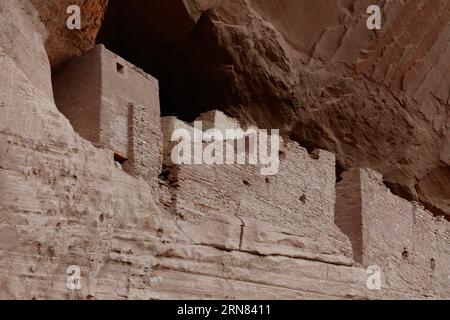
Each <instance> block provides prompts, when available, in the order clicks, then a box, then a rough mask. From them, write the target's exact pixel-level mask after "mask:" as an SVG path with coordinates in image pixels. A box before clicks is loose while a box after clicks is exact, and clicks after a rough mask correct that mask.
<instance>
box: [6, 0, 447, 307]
mask: <svg viewBox="0 0 450 320" xmlns="http://www.w3.org/2000/svg"><path fill="white" fill-rule="evenodd" d="M0 1H1V2H2V6H1V7H0V23H1V24H2V26H5V27H4V28H3V29H2V31H1V33H0V66H1V70H2V72H1V73H0V88H1V91H0V115H1V116H0V213H1V215H0V269H1V270H2V273H1V274H0V286H1V290H0V298H2V299H399V298H413V299H433V298H434V299H450V269H449V268H448V266H449V265H450V223H449V221H448V217H449V215H448V212H447V211H446V205H447V203H448V198H447V195H448V192H449V191H450V190H448V189H447V184H446V181H447V180H446V176H445V172H446V170H447V169H446V168H447V167H446V166H445V163H448V157H447V151H446V150H447V149H448V148H447V145H446V143H445V141H447V140H445V139H447V138H446V137H447V136H446V134H445V132H446V131H445V130H446V129H445V128H444V127H443V126H445V121H446V120H445V119H444V120H443V116H442V115H443V114H446V113H445V112H444V111H442V110H448V102H447V101H445V99H444V98H443V97H444V92H445V90H446V89H448V88H449V82H448V79H444V78H445V77H444V76H443V74H444V72H442V74H440V76H439V77H441V78H442V79H444V80H445V81H444V80H443V82H445V84H442V83H439V84H437V82H438V81H436V80H432V79H431V78H433V77H434V78H433V79H437V77H438V75H437V74H435V72H437V71H435V70H436V68H434V67H433V66H435V67H436V66H441V67H442V68H444V67H443V62H442V61H441V57H440V54H442V55H443V56H445V57H447V58H448V57H449V55H448V53H449V52H450V51H448V48H447V47H446V46H445V44H446V43H448V41H449V38H448V32H447V33H446V34H445V35H443V34H441V33H440V32H441V31H442V30H441V27H439V28H438V27H435V28H434V27H433V23H431V22H424V21H422V23H423V25H424V27H423V28H422V29H423V30H424V31H423V32H426V30H428V31H430V32H432V33H433V34H432V35H433V37H431V36H430V37H428V39H430V40H429V41H425V40H424V41H425V42H424V44H423V45H422V46H420V47H419V48H417V50H416V51H415V53H413V54H412V56H409V53H410V51H408V52H403V53H399V52H397V51H395V50H394V49H393V47H390V46H387V45H386V44H391V42H395V41H398V43H397V42H395V43H397V44H399V45H398V46H394V47H395V48H397V47H402V48H403V47H408V45H411V46H413V43H414V45H415V39H416V38H415V36H413V35H411V37H412V38H413V39H412V40H411V39H410V38H407V37H406V36H405V37H401V38H399V39H391V38H390V37H389V34H390V33H382V32H381V31H380V34H378V33H377V34H375V35H374V34H373V33H369V34H370V36H367V37H365V36H363V35H366V34H367V33H368V32H369V31H367V30H366V29H364V30H362V29H359V28H360V26H361V25H364V24H363V23H361V21H364V19H361V15H363V14H362V13H359V11H358V10H359V9H358V8H359V6H361V3H360V2H359V1H356V0H355V1H353V2H354V5H353V6H349V7H345V8H338V7H337V6H339V5H335V4H333V5H330V7H332V8H331V9H326V10H325V12H322V14H321V15H320V17H319V16H316V18H314V19H315V20H314V19H313V20H314V21H315V24H312V25H311V24H306V23H305V25H303V27H302V26H298V25H296V24H295V23H294V22H293V21H296V20H295V19H294V17H293V16H291V14H293V12H295V13H296V14H298V15H300V16H301V17H303V19H306V20H308V19H309V18H308V17H304V16H302V14H303V13H302V12H304V11H305V10H304V9H305V8H306V7H307V4H306V1H302V0H299V1H296V2H295V3H296V4H292V3H293V2H292V3H291V2H289V1H282V2H283V3H284V4H285V5H286V7H289V8H291V9H290V10H289V12H280V13H279V14H280V16H277V15H276V14H274V13H273V12H276V10H275V9H274V8H272V7H271V4H269V2H267V4H264V3H265V2H264V3H263V2H260V1H253V0H251V1H240V0H239V1H234V2H233V3H225V4H222V3H221V2H220V1H218V2H215V1H212V4H211V6H209V5H206V4H205V3H203V2H198V1H196V0H192V1H180V2H178V1H174V2H176V3H175V5H174V6H173V7H170V8H169V7H167V8H166V7H164V10H163V9H161V11H160V12H157V16H156V17H155V16H151V17H152V18H153V19H150V18H149V19H148V20H142V21H141V20H139V22H135V28H134V29H133V23H130V24H128V25H126V26H125V27H124V30H123V33H118V34H117V36H116V38H111V34H112V33H113V31H117V30H116V29H114V28H113V27H111V26H115V24H114V23H115V22H116V20H115V19H119V21H121V20H120V19H124V18H127V19H129V18H133V17H134V18H136V20H137V17H138V16H140V14H141V13H142V12H145V13H148V14H151V12H154V11H155V10H157V8H158V5H160V3H159V2H157V1H156V2H155V1H147V2H145V3H146V4H142V3H140V2H139V1H133V4H132V5H130V7H129V8H131V9H127V8H126V7H123V2H122V3H121V2H117V1H110V7H109V9H108V10H109V11H108V12H106V7H107V6H106V2H107V1H96V2H95V3H94V2H90V1H87V2H83V1H81V0H80V1H75V0H74V1H75V2H77V3H78V4H79V5H80V6H81V7H82V10H86V12H87V13H88V15H87V16H86V17H85V19H86V21H89V22H90V23H89V27H86V28H84V29H82V30H81V31H79V33H70V32H69V33H68V31H67V30H65V29H64V28H62V27H60V23H59V22H61V21H58V19H52V18H51V14H50V12H54V11H55V10H56V11H57V10H60V9H61V8H63V9H64V10H65V8H66V5H67V4H68V3H69V2H68V1H65V0H63V1H58V2H57V1H40V0H32V1H25V0H14V1H13V0H0ZM17 2H19V3H20V6H19V5H17ZM350 2H352V1H350ZM350 2H349V3H350ZM419 2H420V1H419ZM309 3H310V5H311V6H312V7H314V8H315V6H316V5H315V4H311V2H309ZM422 5H423V6H428V7H427V8H428V9H429V12H430V14H432V16H433V17H435V18H436V23H437V22H438V21H440V24H436V25H439V26H440V25H441V24H442V22H443V21H446V22H448V21H450V20H449V19H448V17H447V18H445V17H444V16H443V13H442V12H441V13H439V12H437V11H436V10H437V9H436V8H435V7H434V6H433V5H432V4H429V2H424V1H423V3H422ZM305 6H306V7H305ZM385 6H386V8H385V10H386V11H387V12H390V15H389V16H388V17H387V19H386V20H387V22H388V26H389V30H398V29H399V28H400V26H399V25H397V24H395V21H393V20H392V19H393V18H392V17H397V16H399V17H400V18H401V19H403V20H405V21H406V22H407V21H411V19H413V16H412V13H411V12H414V10H413V8H412V7H411V6H412V5H411V4H405V3H402V4H399V3H397V4H395V5H394V4H392V3H387V4H386V5H385ZM332 9H333V10H332ZM446 9H448V6H447V7H446ZM64 10H63V12H65V11H64ZM127 10H130V11H127ZM280 10H281V9H280ZM328 10H329V11H328ZM105 12H106V18H105V22H104V23H103V24H102V21H103V20H102V17H103V15H104V14H105ZM335 12H338V13H339V16H336V15H337V13H335ZM444 13H448V10H447V11H445V12H444ZM154 14H156V13H154ZM341 15H342V16H341ZM18 17H20V19H18ZM168 17H171V18H172V20H170V21H173V20H177V21H179V25H173V26H172V27H171V28H168V29H164V28H160V29H158V28H149V26H148V25H146V24H147V23H149V24H150V26H151V27H157V26H160V27H161V26H167V25H166V24H167V21H168ZM438 17H440V19H438ZM175 18H177V19H175ZM127 21H128V20H127ZM302 21H304V20H302ZM308 21H309V20H308ZM339 21H344V22H345V23H346V26H347V27H346V28H347V29H345V30H344V28H342V25H340V24H339V23H338V22H339ZM330 25H331V26H332V27H330ZM136 26H137V27H136ZM231 26H232V27H233V28H231ZM306 27H308V28H309V29H308V34H306V33H305V34H304V33H302V32H303V31H302V30H303V29H305V28H306ZM101 28H102V30H100V29H101ZM150 29H151V30H150ZM99 30H100V35H99V37H98V38H97V44H96V45H94V42H95V38H96V35H97V33H98V32H99ZM130 30H131V31H132V34H133V36H134V37H135V38H136V39H144V38H145V36H149V39H151V41H149V42H145V41H141V44H142V51H140V52H139V56H136V55H137V54H136V55H135V51H136V50H135V47H133V46H134V45H136V44H135V43H133V46H131V45H130V47H122V45H124V44H126V43H128V42H127V41H128V39H127V36H128V37H129V35H130V33H127V32H128V31H130ZM146 30H150V31H146ZM155 30H166V31H165V32H167V39H168V40H167V42H165V41H166V40H165V38H164V37H162V36H161V35H160V34H155V32H156V31H155ZM186 30H189V32H188V31H186ZM361 30H362V31H361ZM382 30H383V29H382ZM133 32H134V33H133ZM146 32H148V34H147V33H146ZM161 32H162V31H161ZM421 32H422V31H421ZM294 36H295V37H294ZM163 38H164V40H161V39H163ZM111 39H113V40H111ZM117 39H119V40H120V41H118V42H115V41H116V40H117ZM261 39H262V40H261ZM336 39H340V40H339V41H337V40H336ZM431 39H432V40H431ZM101 40H104V42H105V44H101V42H102V41H101ZM431 42H433V43H431ZM149 43H151V45H150V44H149ZM400 44H401V45H400ZM419 45H420V44H419ZM359 46H361V48H360V47H359ZM382 47H383V48H385V49H383V50H387V51H388V52H389V53H386V56H384V55H383V53H382V52H381V51H380V50H381V49H380V48H382ZM442 47H445V50H444V51H442V50H439V48H442ZM149 48H150V49H149ZM199 48H205V50H207V53H205V55H204V56H202V55H201V54H200V53H199V52H201V50H199ZM408 48H409V50H412V51H414V50H413V49H412V47H408ZM115 50H117V53H119V52H122V53H124V55H123V57H121V56H119V54H116V53H113V51H115ZM363 50H366V51H363ZM390 50H393V51H390ZM148 52H150V55H151V57H152V58H155V59H156V58H157V59H159V60H158V63H159V64H160V65H162V66H164V65H165V64H166V62H167V61H166V60H165V59H166V58H167V57H170V58H171V59H172V60H171V63H173V65H172V64H171V65H170V66H169V67H167V69H165V70H160V69H158V68H154V66H153V65H151V62H148V64H142V63H141V62H142V61H144V60H145V61H150V60H152V59H149V58H147V56H146V54H147V53H148ZM161 52H167V56H166V55H161V54H160V53H161ZM125 56H127V57H129V59H127V58H126V57H125ZM199 56H200V57H203V58H202V59H199V58H198V57H199ZM379 56H381V58H382V60H381V64H382V67H380V68H381V69H383V68H385V71H386V74H387V75H384V74H383V72H382V71H380V70H381V69H377V68H375V67H374V68H375V70H374V71H373V73H370V72H369V71H367V70H371V68H372V67H373V65H372V64H373V61H374V60H376V57H379ZM398 56H403V57H410V59H409V60H407V62H405V65H398V63H395V65H392V66H387V65H388V64H389V65H391V64H390V63H392V61H397V59H396V57H398ZM205 57H206V58H205ZM174 58H177V59H174ZM182 58H184V60H183V59H182ZM416 58H417V59H416ZM419 58H420V59H419ZM352 59H354V60H352ZM127 60H129V61H127ZM152 61H153V60H152ZM182 61H183V63H184V62H185V63H186V65H183V68H181V67H180V74H181V75H182V77H181V78H180V79H181V80H179V79H178V78H176V77H175V78H172V76H173V72H174V71H176V70H177V68H178V67H179V66H180V64H181V63H182ZM186 61H187V62H186ZM417 61H420V62H417ZM443 61H448V59H447V60H445V59H444V60H443ZM379 62H380V61H379ZM388 62H389V63H388ZM433 63H434V64H433ZM385 64H386V66H385ZM138 66H139V67H138ZM393 68H399V69H398V70H397V69H396V70H397V71H398V74H397V73H396V72H397V71H395V70H394V71H392V70H393ZM411 68H412V69H411ZM422 68H423V69H422ZM446 68H447V69H445V70H447V71H448V66H447V67H446ZM144 69H145V71H144ZM152 70H155V71H154V72H152ZM249 70H253V71H254V72H255V74H253V73H252V72H249ZM383 70H384V69H383ZM405 70H406V71H405ZM429 70H432V71H429ZM442 70H444V69H442ZM401 71H405V72H406V75H404V77H403V78H402V77H400V73H401ZM364 73H367V74H366V76H365V77H361V78H358V75H361V74H364ZM206 75H208V76H209V77H210V78H209V79H211V81H210V85H211V90H210V91H208V90H206V89H205V87H204V86H205V81H204V80H205V79H206V78H208V76H206ZM294 75H295V76H297V77H294ZM447 75H448V73H447ZM384 76H386V79H389V81H391V82H389V83H388V84H386V83H383V84H381V82H380V81H381V80H380V79H383V77H384ZM398 77H400V78H401V79H400V80H401V81H400V82H399V81H397V80H399V78H398ZM430 77H431V78H430ZM429 78H430V79H429ZM298 79H300V80H298ZM330 79H331V80H330ZM419 79H422V82H421V81H420V80H419ZM186 80H191V82H189V81H186ZM178 81H180V82H182V83H185V85H186V87H185V88H184V89H183V90H180V91H178V89H179V88H180V83H179V82H178ZM433 83H434V84H435V86H433ZM413 87H414V88H416V89H417V90H413ZM195 88H197V89H198V88H201V89H205V90H203V91H202V92H201V93H193V92H190V91H192V90H193V89H195ZM318 88H319V89H318ZM171 90H173V91H171ZM427 90H428V91H427ZM199 91H201V90H199ZM319 91H320V92H319ZM399 92H400V93H399ZM430 92H431V93H430ZM171 94H172V95H173V97H172V96H171ZM224 96H225V97H227V98H228V97H229V98H230V100H227V99H219V97H220V98H222V97H224ZM413 96H414V97H413ZM430 96H432V97H434V98H431V97H430ZM212 97H213V98H216V97H218V98H217V100H216V99H212ZM182 99H186V100H189V101H186V105H185V106H184V105H180V106H179V108H180V109H183V110H182V112H180V113H179V114H180V116H179V115H178V114H175V115H170V113H177V111H179V110H178V109H176V108H174V107H173V106H174V105H175V104H176V103H175V102H180V101H181V100H182ZM296 99H299V100H296ZM193 101H195V103H194V102H193ZM249 101H252V103H254V104H250V103H249ZM298 101H301V102H302V103H303V102H304V104H299V103H297V102H298ZM449 101H450V100H449ZM213 102H214V103H219V102H220V103H222V104H218V105H214V106H213V107H211V106H209V107H207V106H206V105H208V103H213ZM319 102H320V103H319ZM319 105H320V106H322V105H323V106H325V107H323V108H321V107H320V106H319ZM271 106H277V108H278V109H277V108H275V107H273V108H271ZM355 106H357V107H358V108H360V109H358V108H356V107H355ZM432 106H434V107H435V109H436V110H438V111H436V112H435V113H432V112H431V111H430V110H431V109H432ZM394 107H395V108H394ZM189 108H192V110H191V109H189ZM442 108H443V109H442ZM216 109H218V110H216ZM441 109H442V110H441ZM168 110H169V111H168ZM189 110H191V111H192V116H191V117H186V116H185V115H186V114H187V113H189ZM361 110H364V112H362V111H361ZM418 110H422V111H420V112H419V111H418ZM441 111H442V112H441ZM419 114H420V115H419ZM188 118H189V119H188ZM382 118H386V122H380V121H381V120H380V119H382ZM425 119H428V120H429V121H431V122H432V124H430V123H431V122H430V123H428V122H426V121H428V120H425ZM192 120H194V121H192ZM447 120H448V119H447ZM195 121H202V123H203V128H202V130H203V131H207V130H209V129H217V130H218V131H220V132H224V131H226V130H229V129H232V130H243V131H245V130H247V129H249V128H253V129H258V128H260V129H262V128H268V129H274V128H279V129H280V130H281V131H280V132H281V137H282V140H281V145H280V150H279V153H278V157H279V159H280V167H279V171H278V172H277V173H276V174H273V175H263V174H261V167H262V166H263V165H262V164H261V163H259V162H257V163H255V164H242V163H241V164H238V163H229V164H205V163H198V164H191V165H189V164H180V163H175V162H174V161H173V158H172V156H171V153H172V151H173V148H174V145H175V144H176V141H172V139H171V135H172V133H173V132H174V131H175V130H177V129H180V128H182V129H185V130H186V131H187V132H194V131H195V130H197V129H196V128H195ZM425 122H426V124H424V123H425ZM438 132H439V133H438ZM380 136H382V137H381V138H380ZM399 136H404V139H403V140H402V139H400V138H399ZM411 137H413V138H417V139H416V140H414V139H413V140H414V143H413V142H411V143H410V140H409V139H410V138H411ZM438 137H439V138H438ZM411 139H412V138H411ZM244 140H245V139H244ZM240 141H241V140H240V139H228V140H227V139H224V140H223V141H219V142H220V143H223V145H227V146H230V145H231V146H232V148H233V149H234V148H235V147H236V145H237V144H238V143H239V142H240ZM371 141H372V142H371ZM427 141H428V142H429V143H428V142H427ZM431 141H433V143H432V142H431ZM436 141H439V143H438V142H436ZM205 143H206V142H205V141H204V140H202V141H200V144H201V146H202V148H203V146H204V144H205ZM244 144H245V145H248V144H247V142H246V140H245V141H244ZM441 144H442V145H443V147H439V148H438V147H436V145H439V146H440V145H441ZM430 148H431V149H432V150H433V152H428V151H429V150H430ZM433 148H434V149H433ZM325 149H326V150H325ZM449 150H450V149H449ZM236 157H238V155H236ZM438 158H439V160H437V159H438ZM380 159H381V160H380ZM421 164H422V166H421ZM376 169H378V171H382V172H383V174H384V175H383V174H382V173H379V172H378V171H377V170H376ZM419 171H420V176H419ZM413 172H414V173H417V174H418V176H417V177H414V178H412V176H411V175H412V173H413ZM385 176H388V178H387V179H386V177H385ZM74 276H77V277H78V278H77V279H76V282H73V279H74V278H73V277H74ZM71 284H73V285H74V286H71Z"/></svg>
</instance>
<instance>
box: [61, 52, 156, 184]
mask: <svg viewBox="0 0 450 320" xmlns="http://www.w3.org/2000/svg"><path fill="white" fill-rule="evenodd" d="M53 89H54V97H55V102H56V105H57V106H58V109H59V110H60V111H61V112H62V113H63V114H64V115H65V116H66V117H67V118H68V119H69V120H70V122H71V124H72V126H73V128H74V129H75V131H76V132H78V133H79V134H80V135H81V136H82V137H83V138H85V139H87V140H90V141H91V142H93V143H94V144H95V145H97V146H99V147H106V148H109V149H110V150H112V151H113V152H114V158H115V160H116V161H118V162H120V163H121V164H122V166H123V167H124V169H125V170H126V171H128V172H129V173H130V174H133V175H135V176H140V177H143V178H146V179H150V178H155V177H158V174H159V172H160V167H161V151H162V142H161V141H162V139H161V123H160V105H159V87H158V81H157V80H156V79H155V78H153V77H152V76H150V75H148V74H146V73H145V72H144V71H142V70H141V69H139V68H137V67H135V66H134V65H132V64H131V63H129V62H127V61H125V60H124V59H122V58H121V57H119V56H117V55H116V54H114V53H112V52H111V51H109V50H107V49H106V48H105V47H104V46H103V45H98V46H96V47H95V48H94V49H93V50H91V51H90V52H88V53H86V54H84V55H83V56H81V57H79V58H76V59H74V60H72V61H71V62H69V63H68V64H67V65H65V66H63V67H62V68H61V69H60V70H58V71H57V72H56V74H55V75H54V77H53Z"/></svg>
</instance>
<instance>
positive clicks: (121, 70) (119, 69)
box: [116, 62, 125, 74]
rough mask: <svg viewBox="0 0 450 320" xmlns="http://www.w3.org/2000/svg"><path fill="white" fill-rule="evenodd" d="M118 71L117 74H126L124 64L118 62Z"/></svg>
mask: <svg viewBox="0 0 450 320" xmlns="http://www.w3.org/2000/svg"><path fill="white" fill-rule="evenodd" d="M116 69H117V72H118V73H121V74H123V73H124V69H125V67H124V66H123V65H122V64H120V63H118V62H116Z"/></svg>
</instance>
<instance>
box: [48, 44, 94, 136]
mask: <svg viewBox="0 0 450 320" xmlns="http://www.w3.org/2000/svg"><path fill="white" fill-rule="evenodd" d="M101 75H102V72H101V57H100V56H99V55H98V54H97V52H96V51H95V50H93V51H90V52H87V53H86V54H84V55H83V56H81V57H79V58H77V59H75V60H72V61H70V62H69V63H68V64H66V65H65V66H64V67H63V68H61V69H59V70H58V71H56V72H55V73H54V74H53V79H52V80H53V81H52V82H53V95H54V98H55V103H56V105H57V106H58V109H59V111H61V112H62V113H63V114H64V115H65V116H66V118H67V119H69V120H70V123H71V125H72V126H73V128H74V129H75V131H76V132H77V133H78V134H79V135H80V136H81V137H83V138H85V139H87V140H89V141H91V142H94V143H96V144H98V143H100V127H101V125H100V122H101V119H100V113H101V109H100V103H101V100H100V99H101V86H102V78H101Z"/></svg>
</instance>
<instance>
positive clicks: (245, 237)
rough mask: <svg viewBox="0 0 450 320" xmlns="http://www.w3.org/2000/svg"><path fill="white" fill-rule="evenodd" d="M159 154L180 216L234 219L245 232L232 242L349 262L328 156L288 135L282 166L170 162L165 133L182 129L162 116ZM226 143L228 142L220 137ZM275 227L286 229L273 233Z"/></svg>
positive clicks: (200, 220) (185, 218)
mask: <svg viewBox="0 0 450 320" xmlns="http://www.w3.org/2000/svg"><path fill="white" fill-rule="evenodd" d="M163 128H164V130H163V131H164V133H165V136H164V145H165V161H164V165H165V168H166V170H167V171H168V172H167V175H168V179H169V181H170V184H171V192H172V210H173V213H174V214H175V215H177V216H179V217H180V219H181V220H182V221H183V222H184V223H193V224H199V223H204V222H205V221H211V220H217V219H235V221H236V225H237V226H240V227H241V228H242V229H243V230H244V231H243V233H242V235H241V239H240V243H239V245H238V247H239V248H240V249H245V250H248V251H254V250H256V251H260V252H266V253H267V252H280V251H283V250H288V251H290V252H291V253H293V254H294V255H303V256H304V257H314V256H320V257H321V259H324V260H325V261H334V262H339V263H350V264H351V263H352V258H351V248H350V243H349V242H348V239H347V237H346V236H344V234H343V233H342V232H341V231H340V230H339V229H338V228H337V227H336V226H335V224H334V199H335V187H334V186H335V169H334V168H335V159H334V155H333V154H331V153H328V152H326V151H317V152H316V153H315V155H310V154H308V152H307V151H306V150H305V149H303V148H302V147H300V146H299V145H298V144H296V143H294V142H287V143H285V144H284V145H283V148H282V152H281V158H282V161H281V169H280V172H279V173H278V174H276V175H274V176H263V175H261V173H260V170H259V169H260V167H259V166H255V165H236V164H235V165H206V164H200V165H174V164H173V163H172V162H171V159H170V156H169V155H170V152H171V150H172V148H173V146H174V143H171V142H170V135H171V132H172V131H173V130H174V129H176V128H189V126H188V125H187V124H185V123H183V122H181V121H179V120H177V119H174V118H169V119H164V120H163ZM227 143H230V142H227ZM277 232H278V233H279V234H282V233H283V232H284V233H285V234H289V235H291V238H290V236H281V237H280V236H276V234H277Z"/></svg>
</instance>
